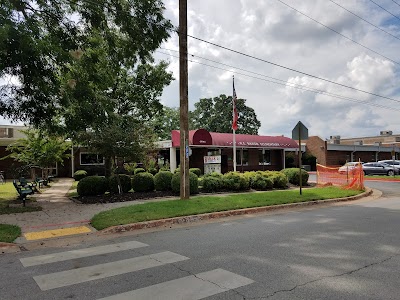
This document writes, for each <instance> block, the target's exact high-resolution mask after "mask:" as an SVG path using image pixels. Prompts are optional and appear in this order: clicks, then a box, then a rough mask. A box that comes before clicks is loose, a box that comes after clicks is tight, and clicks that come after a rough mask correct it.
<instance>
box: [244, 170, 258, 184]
mask: <svg viewBox="0 0 400 300" xmlns="http://www.w3.org/2000/svg"><path fill="white" fill-rule="evenodd" d="M256 174H257V173H256V172H255V171H247V172H244V173H243V174H242V175H243V176H244V177H246V178H247V179H248V180H249V185H250V187H252V184H253V180H254V177H255V176H256Z"/></svg>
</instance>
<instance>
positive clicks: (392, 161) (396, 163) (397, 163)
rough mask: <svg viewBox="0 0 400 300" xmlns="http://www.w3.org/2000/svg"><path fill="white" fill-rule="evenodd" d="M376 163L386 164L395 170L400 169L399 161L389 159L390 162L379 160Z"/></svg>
mask: <svg viewBox="0 0 400 300" xmlns="http://www.w3.org/2000/svg"><path fill="white" fill-rule="evenodd" d="M378 162H380V163H385V164H388V165H389V166H392V167H394V168H396V169H400V160H392V159H390V160H380V161H378Z"/></svg>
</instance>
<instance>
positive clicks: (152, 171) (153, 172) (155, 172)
mask: <svg viewBox="0 0 400 300" xmlns="http://www.w3.org/2000/svg"><path fill="white" fill-rule="evenodd" d="M147 172H149V173H150V174H152V175H156V174H157V173H158V170H157V169H156V168H148V169H147Z"/></svg>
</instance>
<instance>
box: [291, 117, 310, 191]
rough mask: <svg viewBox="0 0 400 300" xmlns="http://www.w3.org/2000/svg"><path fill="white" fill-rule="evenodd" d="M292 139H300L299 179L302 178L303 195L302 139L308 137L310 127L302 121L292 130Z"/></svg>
mask: <svg viewBox="0 0 400 300" xmlns="http://www.w3.org/2000/svg"><path fill="white" fill-rule="evenodd" d="M292 139H294V140H298V141H299V179H300V195H302V185H303V178H302V175H301V140H302V139H303V140H306V139H308V128H307V127H306V126H304V124H303V123H301V122H300V121H299V122H298V123H297V125H296V126H295V127H294V128H293V130H292Z"/></svg>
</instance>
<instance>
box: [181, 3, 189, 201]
mask: <svg viewBox="0 0 400 300" xmlns="http://www.w3.org/2000/svg"><path fill="white" fill-rule="evenodd" d="M179 95H180V136H181V143H180V149H179V152H180V171H181V190H180V195H181V199H189V195H190V185H189V183H190V182H189V120H188V115H189V105H188V55H187V0H179Z"/></svg>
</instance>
